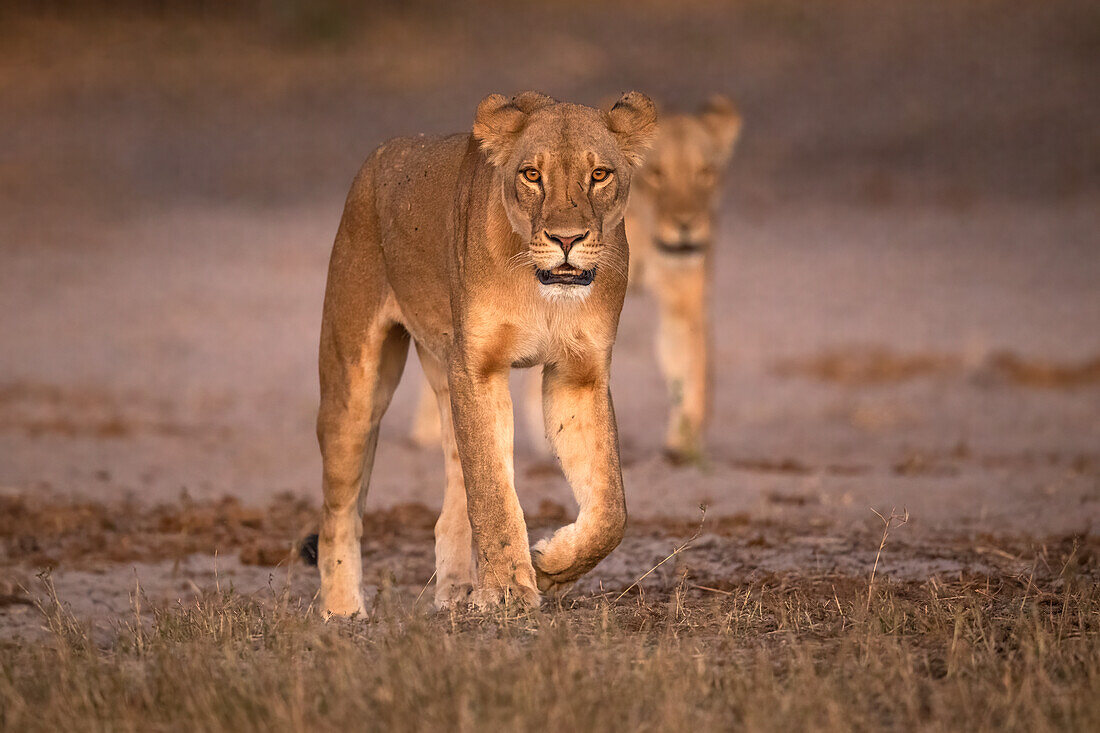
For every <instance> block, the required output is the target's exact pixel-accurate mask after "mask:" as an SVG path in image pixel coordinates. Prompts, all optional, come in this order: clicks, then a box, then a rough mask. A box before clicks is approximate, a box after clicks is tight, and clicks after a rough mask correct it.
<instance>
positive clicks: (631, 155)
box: [604, 92, 657, 167]
mask: <svg viewBox="0 0 1100 733" xmlns="http://www.w3.org/2000/svg"><path fill="white" fill-rule="evenodd" d="M604 119H605V121H606V122H607V129H609V130H611V132H612V134H614V135H615V137H616V139H617V140H618V141H619V149H620V150H622V152H623V155H625V156H626V158H627V159H628V160H629V161H630V162H631V163H633V164H634V166H635V167H637V166H639V165H641V164H642V162H643V161H644V160H645V154H646V151H647V150H649V145H650V143H651V142H653V135H654V134H655V133H656V132H657V106H656V105H655V104H653V100H652V99H650V98H649V97H647V96H646V95H644V94H642V93H641V92H627V93H626V94H624V95H623V96H621V97H620V98H619V101H618V102H616V103H615V106H614V107H612V108H611V109H610V110H608V111H607V112H605V113H604Z"/></svg>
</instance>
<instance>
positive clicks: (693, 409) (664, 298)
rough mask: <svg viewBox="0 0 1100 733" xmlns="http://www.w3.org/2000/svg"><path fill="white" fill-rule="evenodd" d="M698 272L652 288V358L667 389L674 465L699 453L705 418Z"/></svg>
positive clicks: (703, 325)
mask: <svg viewBox="0 0 1100 733" xmlns="http://www.w3.org/2000/svg"><path fill="white" fill-rule="evenodd" d="M705 287H706V283H705V273H704V270H703V267H702V266H699V267H698V268H692V269H690V270H687V271H683V272H678V273H675V275H673V276H671V277H670V278H668V279H667V281H665V282H662V283H660V284H659V285H658V286H657V293H656V294H657V300H658V308H659V316H658V322H659V325H658V328H657V358H658V362H659V363H660V367H661V372H662V373H663V374H664V377H665V384H666V385H667V387H668V397H669V403H670V406H669V416H668V428H667V431H666V433H665V451H666V452H667V453H668V454H669V456H670V457H671V458H673V459H674V460H679V461H695V460H698V459H699V458H700V457H701V456H702V452H703V427H704V424H705V422H706V418H707V386H708V385H707V323H706V294H705Z"/></svg>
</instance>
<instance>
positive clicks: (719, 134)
mask: <svg viewBox="0 0 1100 733" xmlns="http://www.w3.org/2000/svg"><path fill="white" fill-rule="evenodd" d="M699 120H700V121H701V122H702V123H703V126H704V127H706V128H707V131H708V132H710V135H711V137H712V138H713V139H714V142H715V147H716V148H717V149H718V160H717V161H715V162H716V163H717V164H718V165H725V164H726V163H727V162H728V161H729V159H730V155H731V154H732V153H733V146H734V143H736V142H737V138H738V137H739V136H740V135H741V113H740V112H738V111H737V107H736V106H735V105H734V104H733V102H732V101H731V100H730V98H729V97H727V96H725V95H723V94H715V95H714V96H712V97H711V98H710V99H708V100H707V101H706V102H704V103H703V106H702V107H700V108H699Z"/></svg>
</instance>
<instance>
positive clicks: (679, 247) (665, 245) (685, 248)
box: [655, 239, 703, 255]
mask: <svg viewBox="0 0 1100 733" xmlns="http://www.w3.org/2000/svg"><path fill="white" fill-rule="evenodd" d="M655 241H656V244H657V249H659V250H661V251H662V252H664V253H665V254H670V255H693V254H699V253H700V252H702V251H703V243H702V242H690V241H683V240H681V241H679V242H667V241H665V240H663V239H657V240H655Z"/></svg>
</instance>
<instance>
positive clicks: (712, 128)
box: [635, 96, 741, 254]
mask: <svg viewBox="0 0 1100 733" xmlns="http://www.w3.org/2000/svg"><path fill="white" fill-rule="evenodd" d="M740 132H741V115H740V114H739V113H738V112H737V109H736V108H735V107H734V105H733V103H732V102H730V101H729V100H728V99H727V98H725V97H722V96H715V97H712V98H711V99H710V100H709V101H708V102H707V103H706V104H705V105H703V107H702V108H701V109H700V110H699V112H698V113H696V114H694V115H670V116H668V117H667V118H662V120H661V123H660V130H659V132H658V134H657V135H656V137H655V139H654V142H653V150H652V151H651V152H650V153H649V155H648V156H647V158H646V163H645V166H644V167H643V168H642V169H641V170H640V171H639V176H638V184H637V185H636V187H635V188H636V192H635V196H642V197H645V198H646V199H647V200H648V203H649V205H650V206H651V207H652V210H653V216H654V220H653V221H654V232H653V233H654V243H655V244H656V245H657V247H658V248H659V249H661V250H664V251H667V252H675V253H681V254H690V253H693V252H702V251H703V249H704V248H705V247H706V245H708V244H709V243H710V241H711V239H712V236H713V229H714V209H715V202H716V199H717V196H718V188H719V183H720V180H721V177H722V173H723V171H724V170H725V168H726V165H727V164H728V162H729V159H730V155H731V154H732V153H733V147H734V144H735V143H736V142H737V138H738V136H739V135H740Z"/></svg>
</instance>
